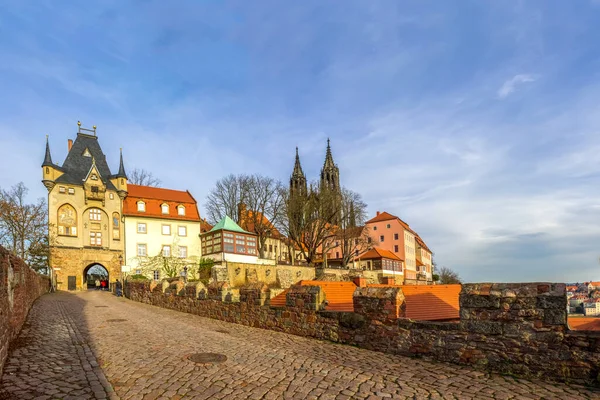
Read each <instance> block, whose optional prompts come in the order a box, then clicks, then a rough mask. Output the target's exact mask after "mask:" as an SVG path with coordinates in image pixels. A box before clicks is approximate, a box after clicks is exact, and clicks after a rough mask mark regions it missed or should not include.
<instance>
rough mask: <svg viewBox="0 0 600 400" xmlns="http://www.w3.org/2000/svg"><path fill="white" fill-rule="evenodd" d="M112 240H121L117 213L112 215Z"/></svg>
mask: <svg viewBox="0 0 600 400" xmlns="http://www.w3.org/2000/svg"><path fill="white" fill-rule="evenodd" d="M112 219H113V239H114V240H120V239H121V231H120V230H119V224H120V223H121V221H120V218H119V213H113V215H112Z"/></svg>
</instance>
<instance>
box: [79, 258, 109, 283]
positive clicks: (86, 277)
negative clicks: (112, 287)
mask: <svg viewBox="0 0 600 400" xmlns="http://www.w3.org/2000/svg"><path fill="white" fill-rule="evenodd" d="M109 278H110V276H109V273H108V269H107V268H106V267H105V266H104V265H102V264H99V263H93V264H90V265H88V266H87V267H86V268H85V269H84V270H83V285H82V286H83V289H96V280H99V281H102V280H105V281H106V287H108V282H110V280H109Z"/></svg>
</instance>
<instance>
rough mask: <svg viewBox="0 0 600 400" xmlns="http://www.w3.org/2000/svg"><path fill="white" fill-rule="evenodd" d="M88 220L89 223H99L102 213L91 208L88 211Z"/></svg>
mask: <svg viewBox="0 0 600 400" xmlns="http://www.w3.org/2000/svg"><path fill="white" fill-rule="evenodd" d="M90 220H91V221H100V220H102V211H100V210H99V209H97V208H92V209H91V210H90Z"/></svg>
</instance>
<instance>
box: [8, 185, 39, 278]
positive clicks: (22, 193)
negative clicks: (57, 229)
mask: <svg viewBox="0 0 600 400" xmlns="http://www.w3.org/2000/svg"><path fill="white" fill-rule="evenodd" d="M27 192H28V189H27V187H25V185H24V184H23V182H20V183H18V184H17V185H15V186H13V187H12V188H10V190H0V244H2V245H3V246H4V247H6V248H7V249H8V250H9V251H11V252H12V253H13V254H15V255H16V256H18V257H20V258H21V259H23V260H24V261H25V262H27V263H28V264H29V265H30V266H31V267H32V268H33V269H35V270H36V271H38V272H39V271H45V272H47V268H48V256H49V246H48V207H47V205H46V200H45V199H43V198H40V199H38V200H37V202H35V203H32V204H29V203H27V201H26V196H27Z"/></svg>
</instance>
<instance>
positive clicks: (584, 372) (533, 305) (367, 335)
mask: <svg viewBox="0 0 600 400" xmlns="http://www.w3.org/2000/svg"><path fill="white" fill-rule="evenodd" d="M177 285H179V286H177ZM127 286H128V288H127V289H128V290H127V291H126V293H127V294H128V296H129V297H130V298H131V299H132V300H135V301H140V302H143V303H147V304H153V305H156V306H160V307H165V308H170V309H173V310H178V311H183V312H188V313H192V314H196V315H200V316H203V317H209V318H214V319H219V320H222V321H227V322H233V323H238V324H243V325H248V326H252V327H256V328H263V329H271V330H275V331H280V332H286V333H291V334H294V335H300V336H308V337H313V338H317V339H323V340H330V341H333V342H338V343H345V344H350V345H355V346H358V347H362V348H366V349H370V350H375V351H380V352H385V353H391V354H399V355H407V356H420V357H426V358H429V359H434V360H439V361H444V362H451V363H457V364H466V365H472V366H473V367H475V368H479V369H484V370H489V371H496V372H501V373H507V374H515V375H519V376H525V377H536V378H543V379H549V380H560V381H569V382H576V383H580V384H586V385H598V384H599V378H600V377H599V373H600V332H582V331H570V330H569V329H568V327H567V325H566V293H565V285H563V284H550V283H524V284H466V285H463V290H462V292H461V295H460V304H461V310H460V315H461V320H460V321H459V322H418V321H411V320H408V319H405V318H403V316H404V309H405V304H404V295H403V293H402V289H401V288H398V287H395V288H391V287H378V288H357V289H356V291H355V292H354V298H353V302H354V309H355V312H351V313H345V312H331V311H323V310H324V304H325V301H326V296H325V293H324V292H323V291H322V290H321V288H320V287H319V286H292V287H291V288H290V289H289V290H288V293H287V297H286V306H285V307H283V308H274V307H270V306H269V305H268V303H269V301H268V299H269V298H271V297H272V296H271V295H270V293H269V288H268V286H266V285H264V284H252V285H248V286H246V287H243V288H241V289H239V296H238V297H237V298H236V297H235V296H233V295H231V291H232V289H231V288H229V287H228V285H227V284H219V285H213V286H210V287H208V288H205V287H203V286H202V285H201V284H196V283H193V284H192V283H190V284H188V285H187V286H186V287H185V288H183V286H182V284H175V285H174V284H173V283H170V284H169V283H167V284H165V285H161V284H156V283H135V282H132V283H128V284H127ZM174 289H175V290H174Z"/></svg>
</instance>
